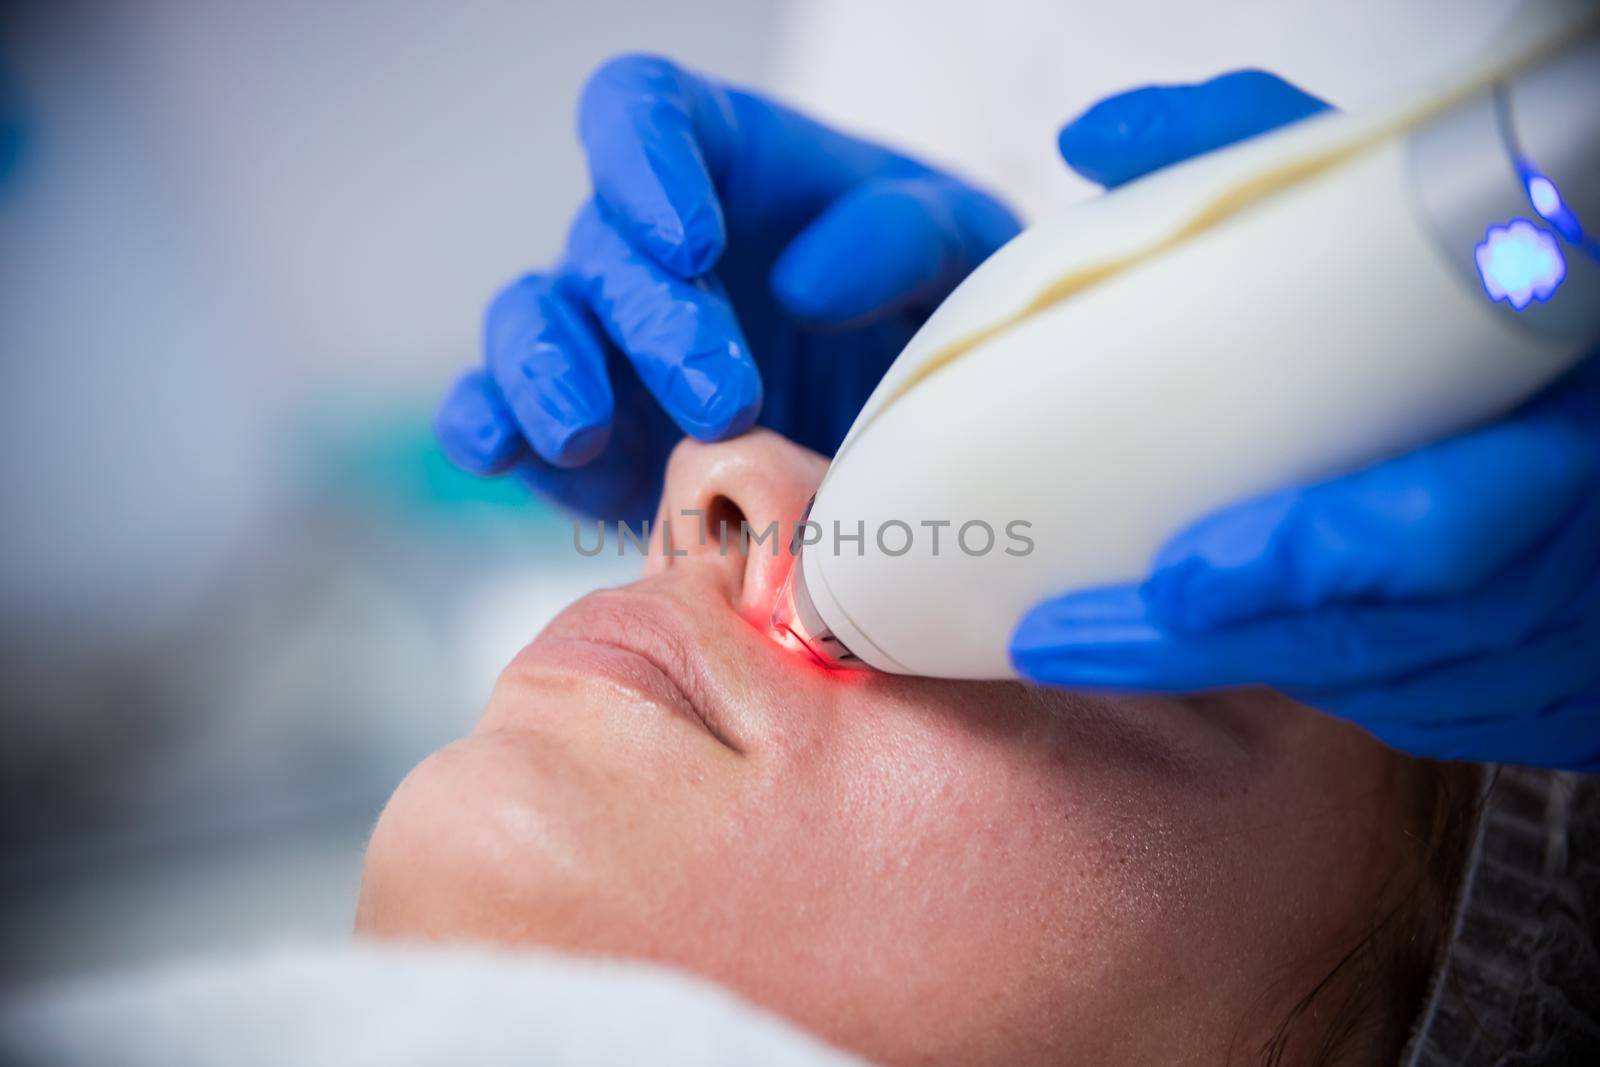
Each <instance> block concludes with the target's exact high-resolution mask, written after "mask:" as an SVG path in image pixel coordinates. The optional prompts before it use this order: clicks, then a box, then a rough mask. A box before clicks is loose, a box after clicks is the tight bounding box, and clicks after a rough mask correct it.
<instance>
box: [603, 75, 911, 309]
mask: <svg viewBox="0 0 1600 1067" xmlns="http://www.w3.org/2000/svg"><path fill="white" fill-rule="evenodd" d="M578 136H579V140H580V141H582V143H583V146H584V150H585V152H586V154H587V156H588V160H589V172H590V177H591V180H592V181H593V183H594V189H595V196H596V199H597V200H598V201H599V203H600V204H601V205H602V206H603V207H604V208H605V211H606V214H607V216H608V217H609V218H610V219H611V221H612V223H613V225H615V226H616V227H617V228H618V230H619V231H620V232H621V233H622V234H623V236H625V237H626V238H627V239H628V240H629V241H630V242H632V243H633V244H634V245H636V246H637V247H638V248H640V249H643V250H644V251H645V252H646V253H647V254H649V255H650V256H651V257H652V258H654V259H655V261H656V262H657V263H659V264H661V265H662V266H664V267H666V268H667V269H668V270H670V271H671V272H672V273H674V274H676V275H677V276H678V277H680V278H693V277H697V276H699V275H701V274H704V273H706V272H707V271H709V270H710V269H711V268H712V267H713V266H715V265H716V263H717V261H718V259H719V258H720V257H721V255H722V252H723V249H724V248H725V247H726V244H727V239H728V232H729V230H730V229H738V228H739V226H740V224H741V223H744V224H746V225H751V226H753V225H755V224H758V223H762V222H765V221H768V220H772V219H781V220H785V221H786V222H787V221H789V220H792V223H791V224H792V225H793V226H794V227H796V228H798V226H800V225H801V224H803V223H804V221H805V220H806V219H807V218H809V217H810V216H811V215H813V214H815V213H816V212H817V211H820V210H821V209H822V208H823V207H825V206H826V205H827V204H828V203H830V202H831V201H833V200H834V199H836V198H837V197H838V196H839V195H841V194H842V193H843V192H845V190H847V189H849V188H850V187H852V186H853V185H855V184H856V183H857V182H860V181H862V180H864V179H867V178H872V177H893V176H897V175H899V176H903V175H911V174H920V173H924V172H926V171H927V168H926V167H924V166H923V165H921V164H919V163H917V162H916V161H914V160H911V159H908V158H906V157H904V156H901V155H899V154H898V153H895V152H891V151H889V150H888V149H886V148H883V147H880V146H878V145H874V144H869V143H867V142H865V141H860V140H857V139H856V138H854V137H849V136H846V135H845V134H842V133H839V132H837V131H835V130H831V129H829V128H828V127H826V126H823V125H821V124H820V123H817V122H815V121H813V120H811V119H809V118H807V117H806V116H804V115H801V114H799V113H798V112H795V111H792V110H790V109H789V108H786V107H784V106H783V105H781V104H777V103H774V102H772V101H770V100H766V99H764V98H762V97H760V96H757V95H755V94H754V93H748V92H743V91H741V90H738V89H733V88H729V87H726V86H723V85H720V84H718V83H717V82H715V81H712V80H711V79H709V78H704V77H701V76H699V75H697V74H694V73H692V72H690V71H686V70H684V69H683V68H681V67H679V66H677V65H675V64H673V63H672V62H670V61H669V60H666V59H661V58H659V57H655V56H622V57H620V58H617V59H613V60H610V61H609V62H607V63H605V64H604V65H603V66H601V67H600V69H599V70H598V71H596V72H595V74H594V75H593V76H592V77H591V78H590V80H589V83H588V85H587V86H585V88H584V91H583V95H582V98H581V100H580V102H579V106H578Z"/></svg>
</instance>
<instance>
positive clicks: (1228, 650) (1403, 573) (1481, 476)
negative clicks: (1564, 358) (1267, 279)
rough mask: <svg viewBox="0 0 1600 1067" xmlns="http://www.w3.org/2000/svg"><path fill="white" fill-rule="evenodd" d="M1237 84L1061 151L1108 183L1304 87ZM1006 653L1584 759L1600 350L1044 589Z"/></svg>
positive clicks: (1143, 92) (1099, 674)
mask: <svg viewBox="0 0 1600 1067" xmlns="http://www.w3.org/2000/svg"><path fill="white" fill-rule="evenodd" d="M1214 84H1215V83H1213V85H1214ZM1246 84H1247V87H1248V91H1241V92H1237V93H1230V94H1228V95H1227V96H1226V97H1223V96H1221V95H1219V94H1218V93H1217V92H1216V91H1215V90H1214V89H1211V90H1208V89H1207V87H1204V86H1201V87H1194V88H1172V89H1163V88H1148V89H1140V90H1136V91H1134V92H1131V93H1127V94H1124V95H1122V96H1118V97H1114V98H1112V99H1110V100H1107V101H1105V102H1104V103H1102V104H1100V105H1099V106H1098V107H1096V108H1094V109H1092V110H1090V111H1089V112H1088V113H1087V114H1085V115H1084V116H1083V117H1082V118H1080V119H1079V120H1077V121H1076V122H1074V123H1073V124H1071V125H1069V126H1068V127H1067V128H1066V129H1065V130H1064V131H1063V133H1062V136H1061V146H1062V150H1063V152H1064V154H1065V155H1066V157H1067V160H1068V162H1069V163H1071V164H1072V165H1073V167H1074V168H1076V169H1077V170H1079V171H1080V172H1082V173H1084V174H1085V175H1087V176H1089V177H1092V178H1095V179H1096V180H1099V181H1102V182H1104V183H1106V184H1107V185H1112V184H1116V183H1118V182H1121V181H1126V180H1128V179H1130V178H1133V177H1136V176H1138V175H1139V174H1141V173H1145V172H1147V171H1149V170H1152V169H1155V168H1157V167H1160V166H1163V165H1165V164H1168V163H1171V162H1175V161H1177V160H1180V159H1183V158H1185V157H1187V156H1190V155H1192V154H1194V153H1196V152H1198V151H1204V150H1207V149H1209V148H1213V147H1217V146H1219V145H1221V144H1223V143H1226V142H1227V141H1228V140H1233V139H1237V138H1240V137H1245V136H1249V135H1251V134H1253V133H1256V132H1259V131H1264V130H1267V129H1271V128H1273V127H1275V126H1277V125H1279V124H1280V123H1282V122H1283V121H1285V120H1286V119H1291V118H1295V117H1298V116H1297V115H1296V113H1295V112H1296V110H1297V105H1296V103H1295V101H1297V100H1301V101H1303V100H1304V98H1303V97H1301V96H1300V94H1298V92H1297V91H1295V90H1293V89H1291V88H1290V87H1288V86H1286V85H1284V84H1283V83H1277V85H1276V87H1274V86H1273V84H1272V83H1271V82H1268V81H1255V82H1253V83H1246ZM1307 252H1308V254H1314V250H1307ZM1012 655H1013V659H1014V661H1015V663H1016V664H1017V666H1018V667H1019V669H1020V670H1021V671H1022V672H1023V673H1024V674H1025V675H1027V676H1029V677H1031V678H1033V679H1035V680H1037V681H1040V682H1045V683H1049V684H1054V685H1063V686H1072V687H1092V688H1100V687H1109V688H1116V689H1133V690H1147V691H1170V692H1184V691H1192V690H1200V689H1208V688H1215V687H1226V686H1242V685H1256V684H1260V685H1270V686H1274V687H1276V688H1278V689H1280V690H1282V691H1283V692H1285V693H1287V694H1288V695H1289V696H1291V697H1294V698H1295V699H1297V700H1300V701H1302V702H1304V703H1307V704H1309V705H1311V706H1313V707H1317V708H1321V709H1323V710H1325V711H1328V712H1331V713H1333V714H1336V715H1340V716H1342V717H1344V718H1347V719H1349V720H1351V721H1353V722H1356V723H1358V724H1360V725H1361V726H1363V727H1365V728H1366V729H1367V730H1369V731H1371V732H1372V733H1374V734H1376V735H1377V736H1378V737H1380V738H1382V739H1383V740H1384V741H1386V742H1388V743H1389V744H1391V745H1393V746H1394V747H1396V748H1399V749H1402V750H1405V751H1407V752H1410V753H1413V754H1415V755H1420V756H1435V757H1443V758H1458V759H1472V760H1484V761H1497V762H1508V763H1523V764H1531V765H1537V766H1550V767H1564V768H1569V769H1575V770H1588V771H1600V360H1596V359H1595V358H1594V357H1590V358H1589V359H1587V360H1585V361H1584V362H1583V363H1582V364H1580V365H1579V366H1578V367H1577V368H1576V369H1575V370H1574V371H1573V372H1572V373H1569V374H1568V375H1567V376H1566V377H1565V378H1564V379H1562V380H1560V381H1559V382H1557V383H1556V385H1554V386H1553V387H1551V388H1549V389H1547V390H1546V391H1545V392H1544V393H1543V394H1541V395H1540V396H1538V397H1536V398H1535V399H1534V400H1533V401H1531V402H1530V403H1528V404H1526V405H1524V406H1523V407H1522V408H1520V409H1519V410H1517V411H1515V412H1513V413H1512V414H1511V415H1510V416H1509V417H1507V418H1505V419H1504V420H1502V421H1500V422H1498V423H1495V424H1493V425H1488V426H1485V427H1482V428H1480V429H1476V430H1473V431H1470V432H1468V433H1465V434H1462V435H1460V436H1458V437H1454V438H1451V439H1448V440H1443V441H1439V442H1437V443H1435V444H1432V445H1430V446H1428V447H1425V448H1422V449H1420V450H1418V451H1415V452H1412V453H1410V454H1407V455H1403V456H1400V457H1398V458H1396V459H1394V460H1391V461H1389V462H1386V463H1382V464H1379V465H1377V466H1375V467H1372V468H1369V469H1367V470H1364V471H1360V472H1357V473H1355V474H1352V475H1349V476H1347V477H1343V478H1338V479H1335V480H1332V481H1329V482H1326V483H1323V484H1320V485H1312V486H1307V487H1302V488H1293V489H1288V490H1285V491H1282V492H1278V493H1273V494H1270V495H1267V496H1265V497H1263V498H1261V499H1256V500H1248V501H1243V502H1240V503H1238V504H1236V505H1234V506H1231V507H1228V508H1225V509H1223V510H1222V511H1220V512H1218V513H1216V514H1213V515H1211V516H1209V517H1208V518H1206V519H1203V520H1201V521H1200V522H1198V523H1195V524H1194V525H1193V526H1191V527H1190V528H1189V529H1187V530H1185V531H1183V532H1181V533H1179V534H1178V535H1177V536H1175V537H1174V538H1173V539H1172V540H1171V541H1170V542H1169V543H1168V544H1167V545H1166V547H1165V548H1164V550H1163V551H1162V552H1161V553H1160V554H1159V556H1158V558H1157V559H1156V560H1154V561H1153V566H1152V570H1151V573H1150V575H1149V577H1148V578H1147V579H1146V580H1145V581H1144V582H1143V583H1142V584H1140V585H1138V586H1137V587H1131V586H1130V587H1121V588H1109V589H1099V590H1092V591H1087V592H1082V593H1077V594H1073V595H1070V596H1066V597H1062V598H1060V599H1057V600H1052V601H1049V602H1047V603H1044V604H1041V605H1040V606H1039V607H1038V608H1036V609H1035V610H1034V611H1032V612H1031V613H1029V614H1028V615H1027V616H1026V617H1025V618H1024V619H1023V621H1022V623H1021V624H1020V625H1019V626H1018V628H1017V630H1016V632H1015V634H1014V635H1013V639H1012Z"/></svg>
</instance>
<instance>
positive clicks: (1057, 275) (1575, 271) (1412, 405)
mask: <svg viewBox="0 0 1600 1067" xmlns="http://www.w3.org/2000/svg"><path fill="white" fill-rule="evenodd" d="M1563 11H1564V13H1563V14H1560V15H1559V17H1557V16H1552V14H1551V11H1550V9H1545V10H1544V11H1542V12H1541V15H1542V17H1544V18H1546V19H1550V20H1552V22H1547V23H1546V24H1545V25H1543V26H1541V27H1539V28H1529V27H1526V26H1524V27H1522V28H1521V29H1520V30H1519V31H1518V39H1517V40H1515V41H1508V42H1507V43H1504V44H1503V45H1501V46H1500V47H1499V48H1498V49H1497V52H1496V55H1495V56H1493V57H1492V58H1490V59H1489V60H1488V61H1486V62H1485V63H1484V65H1483V66H1482V67H1481V69H1479V70H1477V71H1475V72H1472V73H1470V74H1469V75H1466V76H1464V77H1461V78H1459V79H1457V80H1455V81H1454V82H1453V83H1452V84H1450V85H1446V86H1444V87H1442V88H1437V89H1433V90H1430V91H1428V92H1424V93H1419V94H1417V95H1416V96H1415V97H1413V98H1411V99H1408V100H1406V101H1404V102H1403V103H1401V104H1400V105H1399V106H1395V107H1390V108H1385V109H1382V110H1381V111H1379V112H1375V113H1365V114H1363V113H1352V114H1328V115H1325V116H1319V117H1316V118H1313V119H1309V120H1306V121H1304V122H1301V123H1297V124H1295V125H1293V126H1291V127H1288V128H1286V129H1284V130H1282V131H1279V132H1276V133H1273V134H1269V135H1266V136H1263V137H1258V138H1255V139H1252V140H1250V141H1247V142H1244V143H1242V144H1239V145H1236V146H1234V147H1231V148H1228V149H1224V150H1222V151H1218V152H1214V153H1210V154H1208V155H1206V156H1203V157H1200V158H1198V159H1196V160H1193V161H1190V162H1188V163H1184V164H1181V165H1179V166H1175V167H1172V168H1169V169H1167V170H1163V171H1161V172H1159V173H1157V174H1155V175H1152V176H1150V177H1148V178H1145V179H1142V180H1140V181H1137V182H1134V183H1131V184H1129V185H1127V186H1124V187H1122V188H1119V189H1117V190H1115V191H1113V192H1110V193H1108V194H1106V195H1104V196H1101V197H1099V198H1097V199H1095V200H1093V201H1090V202H1087V203H1085V204H1084V205H1082V206H1080V207H1077V208H1075V209H1073V210H1072V211H1070V212H1068V213H1066V214H1064V215H1062V216H1060V217H1058V218H1055V219H1052V220H1048V221H1045V222H1042V223H1040V224H1038V225H1035V226H1033V227H1030V228H1029V229H1027V230H1026V231H1024V232H1023V233H1022V234H1021V235H1019V236H1018V237H1017V238H1015V239H1014V240H1013V241H1012V242H1011V243H1009V244H1008V245H1006V246H1005V247H1004V248H1002V249H1001V250H1000V251H999V252H997V253H995V255H994V256H992V257H991V258H990V259H989V260H988V261H987V262H985V263H984V264H983V265H982V266H981V267H980V268H979V269H978V270H977V271H976V272H974V273H973V274H972V276H971V277H969V278H968V279H967V280H966V281H965V282H964V283H963V284H962V285H961V286H960V287H959V288H958V289H957V290H956V291H955V292H954V293H952V294H951V295H950V297H949V299H947V300H946V301H945V303H944V304H943V305H941V306H940V308H939V309H938V310H937V311H936V312H935V313H934V315H933V316H932V317H931V318H930V319H929V320H928V322H927V323H926V325H924V326H923V328H922V329H921V330H920V331H919V332H918V333H917V335H916V336H915V337H914V338H913V339H912V340H911V342H910V343H909V344H908V345H907V347H906V349H905V351H904V352H903V353H902V354H901V355H900V357H899V358H898V359H897V360H896V361H895V363H894V364H893V366H891V367H890V369H889V371H888V373H887V374H886V375H885V376H884V378H883V380H882V382H880V383H879V385H878V387H877V389H876V390H875V391H874V393H873V394H872V396H871V397H870V398H869V399H868V401H867V403H866V405H865V407H864V408H863V409H862V411H861V414H860V415H859V417H858V418H857V420H856V422H855V425H854V426H853V427H852V428H851V430H850V433H849V434H848V435H847V436H846V438H845V440H844V443H843V444H842V445H841V446H840V448H839V451H838V453H837V455H836V458H835V460H834V462H833V465H832V467H831V468H830V469H829V471H828V474H827V476H826V477H825V478H824V480H823V482H822V485H821V486H820V488H819V489H818V491H817V495H816V497H815V499H814V501H813V502H812V506H811V508H810V512H809V518H810V522H811V525H810V526H809V527H808V529H809V531H810V535H811V537H810V538H808V539H815V541H816V543H814V544H810V545H808V546H807V547H805V548H804V549H803V550H802V551H801V552H800V556H799V558H798V559H796V561H795V565H794V568H793V570H792V571H791V574H790V579H789V585H788V588H787V589H786V590H785V591H784V593H783V595H781V596H780V598H779V602H778V608H777V611H776V612H775V614H774V623H775V624H776V625H778V626H780V627H781V628H783V629H786V630H789V631H791V632H792V633H794V634H795V635H796V636H797V637H799V638H800V640H801V641H802V642H804V643H805V645H806V646H807V647H808V648H809V649H810V650H811V651H812V652H813V653H814V654H815V655H817V656H818V657H819V658H821V659H822V660H824V661H825V662H828V663H830V664H832V665H836V666H865V667H871V668H875V669H878V670H881V671H889V672H893V673H897V674H918V675H928V676H933V677H945V678H1012V677H1016V671H1015V669H1014V667H1013V666H1012V664H1011V661H1010V657H1009V655H1008V653H1007V646H1008V641H1009V637H1010V634H1011V631H1012V630H1013V628H1014V627H1015V626H1016V624H1017V622H1018V620H1020V619H1021V617H1022V615H1023V614H1024V613H1025V612H1026V611H1027V609H1029V608H1030V607H1032V606H1033V605H1035V604H1037V603H1038V602H1040V601H1041V600H1043V599H1045V598H1047V597H1050V596H1053V595H1058V594H1061V593H1065V592H1068V591H1071V590H1075V589H1083V588H1090V587H1094V586H1100V585H1108V584H1119V583H1125V582H1135V581H1138V580H1140V579H1141V578H1142V577H1143V576H1144V575H1145V573H1146V571H1147V569H1148V567H1149V565H1150V562H1151V560H1152V558H1153V556H1154V554H1155V553H1156V551H1157V550H1158V549H1159V547H1160V546H1161V545H1162V543H1163V542H1165V541H1166V540H1167V539H1168V538H1169V537H1170V536H1172V535H1173V534H1175V533H1176V532H1178V531H1179V530H1180V529H1182V528H1183V527H1184V526H1186V525H1187V524H1189V523H1191V522H1193V521H1195V520H1196V519H1199V518H1200V517H1202V516H1204V515H1205V514H1207V513H1209V512H1211V511H1213V510H1215V509H1216V508H1218V507H1220V506H1222V505H1225V504H1227V503H1230V502H1232V501H1235V500H1240V499H1244V498H1248V497H1250V496H1253V495H1256V494H1259V493H1263V492H1267V491H1270V490H1273V489H1278V488H1282V487H1285V486H1291V485H1296V484H1304V483H1307V482H1312V481H1316V480H1320V479H1323V478H1327V477H1331V476H1334V475H1337V474H1341V473H1345V472H1348V471H1351V470H1356V469H1359V468H1361V467H1363V466H1365V465H1368V464H1370V463H1373V462H1376V461H1378V460H1381V459H1383V458H1386V457H1388V456H1392V455H1396V454H1398V453H1400V452H1403V451H1406V450H1408V449H1410V448H1414V447H1416V446H1418V445H1421V444H1423V443H1425V442H1427V441H1430V440H1433V439H1437V438H1439V437H1442V436H1446V435H1448V434H1451V433H1454V432H1457V431H1459V430H1461V429H1464V428H1466V427H1468V426H1470V425H1472V424H1473V423H1476V422H1480V421H1482V420H1485V419H1488V418H1491V417H1493V416H1495V415H1497V414H1499V413H1503V412H1504V411H1506V410H1508V409H1509V408H1511V407H1513V406H1514V405H1516V404H1517V403H1519V402H1520V401H1522V400H1524V399H1526V398H1528V397H1529V396H1531V395H1532V394H1533V393H1534V392H1536V391H1537V390H1538V389H1539V388H1540V387H1541V386H1544V385H1546V384H1548V383H1549V382H1551V381H1552V380H1553V379H1555V378H1556V377H1558V376H1559V375H1560V374H1561V373H1562V372H1563V371H1565V370H1566V369H1568V368H1569V367H1571V366H1572V365H1573V364H1574V363H1576V362H1577V361H1578V360H1579V359H1581V358H1582V357H1583V356H1584V355H1585V354H1586V353H1588V352H1590V351H1592V350H1593V348H1594V346H1595V344H1596V342H1597V341H1600V246H1597V244H1596V237H1597V236H1600V36H1597V34H1596V22H1595V19H1594V17H1593V15H1594V8H1593V7H1589V8H1587V9H1586V10H1578V11H1577V14H1575V15H1574V14H1573V11H1574V8H1572V7H1570V6H1569V7H1567V8H1565V9H1563ZM1552 23H1560V24H1552ZM1585 224H1587V226H1589V227H1590V230H1589V231H1588V232H1585V230H1584V229H1583V226H1584V225H1585ZM1016 523H1024V524H1026V525H1012V524H1016ZM941 524H944V525H941ZM1008 526H1010V527H1011V528H1010V531H1009V532H1008V529H1007V528H1008ZM963 528H965V530H964V531H963ZM985 529H987V530H988V531H989V533H988V534H985ZM857 535H860V536H859V537H858V536H857ZM1024 538H1025V539H1026V540H1028V541H1031V543H1032V548H1031V550H1026V551H1025V550H1024V549H1025V545H1024V543H1023V539H1024ZM1008 550H1009V551H1008Z"/></svg>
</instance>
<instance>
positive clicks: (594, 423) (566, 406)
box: [483, 274, 613, 467]
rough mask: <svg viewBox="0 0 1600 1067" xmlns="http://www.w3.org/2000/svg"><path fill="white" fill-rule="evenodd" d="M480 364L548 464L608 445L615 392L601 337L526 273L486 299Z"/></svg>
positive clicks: (584, 458)
mask: <svg viewBox="0 0 1600 1067" xmlns="http://www.w3.org/2000/svg"><path fill="white" fill-rule="evenodd" d="M483 348H484V363H485V365H486V366H487V368H488V371H489V376H490V377H491V378H492V379H493V381H494V385H495V387H496V388H497V389H498V390H499V392H500V397H501V399H502V400H503V402H504V406H505V408H506V409H508V410H509V411H510V412H511V414H512V415H513V417H514V418H515V419H516V423H517V425H518V427H520V429H521V430H522V435H523V436H524V437H525V438H526V439H527V441H528V443H529V444H530V445H531V446H532V447H533V450H534V452H535V453H537V454H538V455H539V456H540V457H541V458H542V459H544V460H545V461H546V462H548V463H551V464H553V465H555V466H558V467H577V466H582V465H583V464H585V463H588V462H590V461H591V460H593V459H594V458H595V457H596V456H598V455H599V454H600V453H601V451H602V450H603V449H604V448H605V446H606V442H607V440H608V439H609V437H610V433H611V416H612V410H613V397H612V392H611V382H610V379H609V378H608V377H607V375H606V357H605V342H604V339H603V338H602V337H600V336H599V335H598V333H597V332H596V330H595V328H594V326H593V324H592V323H591V322H590V321H589V318H588V315H587V313H586V312H585V310H584V309H583V306H582V305H581V304H580V303H578V302H576V301H575V300H574V299H573V298H572V297H571V296H570V295H569V294H568V293H566V292H564V291H563V290H562V287H561V285H560V283H559V282H558V281H556V280H553V279H551V278H547V277H543V276H541V275H537V274H530V275H527V276H525V277H523V278H520V279H518V280H517V281H515V282H512V283H511V284H510V285H508V286H506V288H504V289H502V290H501V291H500V293H499V294H498V295H497V296H496V297H495V298H494V300H493V301H492V302H491V303H490V304H489V311H488V313H487V314H486V315H485V317H484V328H483Z"/></svg>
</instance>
